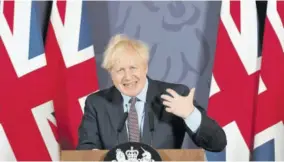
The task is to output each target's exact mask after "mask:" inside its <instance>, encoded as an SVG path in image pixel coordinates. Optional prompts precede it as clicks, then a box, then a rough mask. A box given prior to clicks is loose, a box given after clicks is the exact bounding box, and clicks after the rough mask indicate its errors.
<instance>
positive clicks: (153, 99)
mask: <svg viewBox="0 0 284 162" xmlns="http://www.w3.org/2000/svg"><path fill="white" fill-rule="evenodd" d="M148 81H149V85H148V91H147V98H146V103H145V117H144V126H143V136H142V140H141V142H143V143H145V144H148V145H151V140H153V141H152V144H153V146H152V147H154V146H155V145H154V141H155V139H154V138H153V137H154V136H153V137H152V135H151V132H150V126H149V115H148V114H149V112H152V113H153V115H154V128H155V129H156V127H157V124H158V119H159V118H160V114H161V107H160V106H159V105H160V104H159V96H160V95H159V90H158V86H157V85H156V84H155V82H154V81H153V80H151V79H150V78H148ZM154 134H155V130H154V132H153V135H154ZM152 138H153V139H152Z"/></svg>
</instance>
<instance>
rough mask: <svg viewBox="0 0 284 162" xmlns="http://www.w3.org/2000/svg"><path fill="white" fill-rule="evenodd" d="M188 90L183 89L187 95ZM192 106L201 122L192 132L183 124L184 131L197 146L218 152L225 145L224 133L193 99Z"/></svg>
mask: <svg viewBox="0 0 284 162" xmlns="http://www.w3.org/2000/svg"><path fill="white" fill-rule="evenodd" d="M188 92H189V90H188V89H187V90H185V91H184V93H185V94H186V95H187V94H188ZM194 106H195V108H197V109H198V110H199V111H200V113H201V123H200V126H199V127H198V129H197V130H195V131H194V132H193V131H192V130H191V129H190V128H189V127H188V126H186V124H185V127H186V132H187V133H188V135H189V136H190V137H191V139H192V141H193V142H194V143H195V144H196V145H197V146H199V147H201V148H203V149H205V150H208V151H211V152H220V151H222V150H223V149H224V148H225V147H226V145H227V139H226V134H225V132H224V130H223V129H222V127H220V126H219V125H218V123H217V122H216V121H215V120H213V119H211V118H210V117H208V116H207V114H206V111H205V110H204V109H203V108H202V107H201V106H199V105H198V104H197V103H196V102H195V101H194Z"/></svg>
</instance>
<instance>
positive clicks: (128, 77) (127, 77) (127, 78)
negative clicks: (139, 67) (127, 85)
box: [124, 70, 132, 80]
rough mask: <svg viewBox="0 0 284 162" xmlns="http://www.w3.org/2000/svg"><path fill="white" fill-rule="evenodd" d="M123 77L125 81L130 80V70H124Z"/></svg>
mask: <svg viewBox="0 0 284 162" xmlns="http://www.w3.org/2000/svg"><path fill="white" fill-rule="evenodd" d="M124 77H125V79H126V80H130V79H131V77H132V73H131V71H130V70H126V71H125V75H124Z"/></svg>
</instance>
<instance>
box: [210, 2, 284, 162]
mask: <svg viewBox="0 0 284 162" xmlns="http://www.w3.org/2000/svg"><path fill="white" fill-rule="evenodd" d="M269 3H270V5H271V6H273V7H271V6H270V7H268V12H267V13H268V15H269V10H270V12H273V13H274V14H275V15H276V13H277V12H280V10H279V8H278V11H277V10H276V0H273V1H270V0H269ZM279 3H280V2H278V4H279ZM272 4H275V5H272ZM278 7H279V6H278ZM256 8H257V3H256V1H230V0H223V1H222V7H221V20H220V24H219V30H218V39H217V47H216V53H215V60H214V67H213V76H212V82H211V90H210V99H209V105H208V114H209V115H210V116H212V117H213V118H214V119H216V120H217V121H218V122H219V124H220V125H221V126H223V129H224V130H225V132H226V135H227V140H228V144H227V147H226V149H225V150H224V151H222V152H221V153H211V152H206V155H207V159H208V160H210V161H211V160H212V161H239V160H241V161H249V160H251V159H257V160H260V159H261V160H267V159H269V160H270V159H273V158H274V157H277V158H276V159H278V160H280V159H282V160H283V155H279V153H280V152H282V153H283V143H284V140H283V138H284V131H283V122H281V120H282V121H283V119H284V118H283V114H284V112H283V109H282V110H280V108H283V104H284V102H283V100H279V97H281V96H283V88H282V89H281V87H283V77H284V73H283V70H282V69H284V68H283V65H284V64H283V63H284V62H283V51H282V53H281V52H280V49H281V48H280V47H281V46H279V43H277V42H278V39H276V37H275V34H272V32H273V30H270V29H269V28H267V25H266V29H265V30H266V31H265V37H264V48H263V58H262V56H261V55H260V53H261V51H259V43H260V42H259V37H258V32H259V31H258V30H259V26H260V25H261V24H258V19H257V9H256ZM275 15H273V20H274V19H275ZM282 16H283V15H282ZM271 18H272V17H271ZM276 18H277V20H278V21H277V22H276V23H275V24H278V29H279V24H280V22H279V21H280V19H281V18H280V17H279V16H278V17H276ZM282 20H283V17H282ZM269 30H270V32H269ZM282 30H283V25H282V26H281V34H282ZM275 31H276V30H275ZM268 35H269V36H268ZM282 35H283V34H282ZM277 36H279V39H280V38H284V37H283V36H282V37H280V35H277ZM269 37H270V38H269ZM272 39H273V41H272ZM268 42H269V44H268ZM272 42H274V43H273V46H271V43H272ZM282 43H283V42H282ZM276 46H277V48H276ZM274 47H275V48H274ZM272 48H273V50H272ZM282 50H283V49H282ZM268 51H270V52H271V51H275V53H274V54H271V53H270V54H269V56H268V54H265V53H268ZM276 53H277V54H276ZM275 56H276V57H275ZM275 59H278V61H276V64H274V65H272V64H273V63H272V62H273V60H275ZM281 62H282V63H281ZM261 63H262V64H263V65H261ZM269 64H270V65H269ZM268 66H269V67H268ZM265 73H266V74H265ZM268 73H269V76H267V75H268ZM277 74H278V76H276V75H277ZM265 75H266V76H265ZM260 76H261V77H260ZM264 76H265V79H264ZM276 78H278V79H277V81H276V82H275V83H278V84H275V85H270V88H271V90H269V88H268V86H267V84H269V83H268V82H269V81H271V82H272V80H275V79H276ZM266 82H267V83H266ZM280 82H281V84H282V85H280ZM277 88H280V89H278V90H276V89H277ZM273 89H274V90H273ZM269 92H270V93H271V94H270V95H271V96H270V97H268V94H267V95H266V96H265V95H264V94H265V93H269ZM281 94H282V95H281ZM272 96H273V97H272ZM274 97H275V98H274ZM272 98H273V99H272ZM276 114H278V115H276ZM280 114H281V115H280ZM276 116H277V117H276ZM276 128H279V129H277V130H276ZM270 140H271V141H275V142H274V143H273V142H271V141H270ZM276 141H277V143H278V144H276ZM272 143H273V144H272ZM280 145H281V146H280ZM252 153H254V154H252ZM260 155H261V156H260ZM281 156H282V157H281ZM267 157H273V158H267Z"/></svg>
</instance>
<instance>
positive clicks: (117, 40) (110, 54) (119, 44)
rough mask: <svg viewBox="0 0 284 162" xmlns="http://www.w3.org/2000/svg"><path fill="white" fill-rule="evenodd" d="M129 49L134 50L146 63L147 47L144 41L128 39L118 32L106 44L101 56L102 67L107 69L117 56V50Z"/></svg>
mask: <svg viewBox="0 0 284 162" xmlns="http://www.w3.org/2000/svg"><path fill="white" fill-rule="evenodd" d="M129 49H130V50H134V51H135V52H136V53H137V54H138V55H139V56H140V57H141V58H142V59H143V60H144V61H145V63H148V61H149V48H148V46H147V45H146V44H145V43H144V42H142V41H140V40H135V39H130V38H129V37H127V36H126V35H123V34H118V35H115V36H113V37H112V38H111V40H110V41H109V43H108V45H107V48H106V50H105V52H104V56H103V62H102V67H103V68H104V69H106V70H108V71H109V70H110V69H111V68H112V66H113V64H114V62H115V60H116V59H117V57H119V54H120V53H119V52H117V51H119V50H129Z"/></svg>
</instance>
